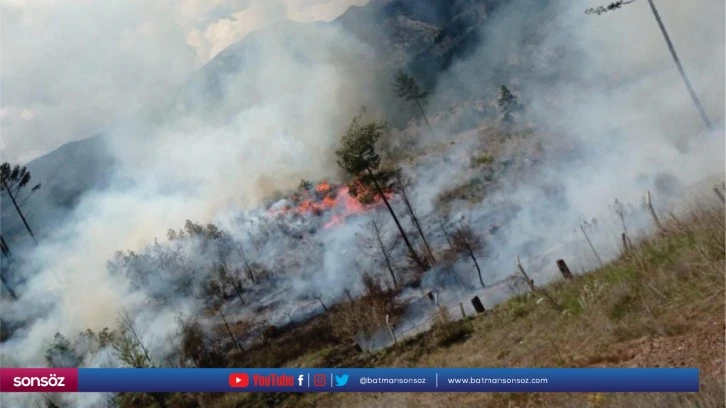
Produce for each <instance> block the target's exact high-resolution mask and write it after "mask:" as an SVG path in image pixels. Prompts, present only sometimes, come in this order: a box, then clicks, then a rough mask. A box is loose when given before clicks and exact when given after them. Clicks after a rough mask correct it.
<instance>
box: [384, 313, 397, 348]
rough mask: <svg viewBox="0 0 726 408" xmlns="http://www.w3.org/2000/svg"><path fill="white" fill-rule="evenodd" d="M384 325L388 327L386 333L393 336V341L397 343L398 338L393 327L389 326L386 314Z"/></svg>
mask: <svg viewBox="0 0 726 408" xmlns="http://www.w3.org/2000/svg"><path fill="white" fill-rule="evenodd" d="M386 327H387V328H388V333H390V334H391V338H393V343H395V344H398V339H397V338H396V335H395V334H394V333H393V328H392V327H391V323H390V322H389V320H388V315H386Z"/></svg>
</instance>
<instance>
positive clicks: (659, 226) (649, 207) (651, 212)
mask: <svg viewBox="0 0 726 408" xmlns="http://www.w3.org/2000/svg"><path fill="white" fill-rule="evenodd" d="M647 197H648V209H649V210H650V216H651V217H653V221H655V225H657V226H658V229H659V230H662V229H663V225H662V224H661V223H660V220H659V219H658V214H656V213H655V208H653V201H651V199H650V191H648V195H647Z"/></svg>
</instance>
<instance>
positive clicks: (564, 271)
mask: <svg viewBox="0 0 726 408" xmlns="http://www.w3.org/2000/svg"><path fill="white" fill-rule="evenodd" d="M557 268H559V269H560V273H562V276H563V277H564V278H565V279H567V280H570V279H572V272H570V268H568V267H567V264H566V263H565V260H564V259H558V260H557Z"/></svg>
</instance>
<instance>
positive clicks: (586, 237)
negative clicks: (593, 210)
mask: <svg viewBox="0 0 726 408" xmlns="http://www.w3.org/2000/svg"><path fill="white" fill-rule="evenodd" d="M580 230H581V231H582V233H583V234H584V235H585V239H586V240H587V243H588V244H589V245H590V249H592V253H593V254H595V258H597V263H599V264H600V267H601V268H602V266H603V265H602V259H600V255H598V254H597V251H596V250H595V246H594V245H592V241H590V237H589V236H588V235H587V231H585V227H584V226H582V224H580Z"/></svg>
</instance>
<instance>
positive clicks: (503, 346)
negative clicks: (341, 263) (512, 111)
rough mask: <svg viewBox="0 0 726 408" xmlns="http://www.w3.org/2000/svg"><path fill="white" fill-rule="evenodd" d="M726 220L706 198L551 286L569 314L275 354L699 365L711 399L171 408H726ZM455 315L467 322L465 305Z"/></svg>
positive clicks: (310, 400) (397, 399)
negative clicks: (370, 347)
mask: <svg viewBox="0 0 726 408" xmlns="http://www.w3.org/2000/svg"><path fill="white" fill-rule="evenodd" d="M724 221H725V220H724V211H723V206H722V205H721V204H720V202H719V201H717V200H716V199H715V196H710V195H709V196H706V195H700V196H698V198H697V199H695V200H694V205H693V206H692V207H690V208H689V210H688V211H687V212H685V213H683V214H679V216H677V217H674V218H672V219H670V220H668V221H667V222H666V223H665V224H664V229H663V230H662V231H661V232H660V233H659V234H658V235H656V236H653V237H649V238H647V239H644V240H643V241H642V242H639V243H637V248H635V249H633V250H631V251H630V252H628V253H624V254H623V255H621V256H620V257H619V258H618V259H616V260H614V261H613V262H611V263H608V264H607V265H604V266H603V267H602V268H599V269H598V270H597V271H594V272H592V273H590V274H587V275H578V276H576V277H575V279H574V280H572V281H560V282H556V283H553V284H551V285H548V286H545V287H542V288H541V290H544V291H546V292H547V293H548V294H549V296H551V297H553V298H554V299H556V300H557V302H558V303H559V304H560V305H561V306H562V307H563V310H562V311H561V312H557V311H555V310H553V308H552V307H550V305H549V304H548V303H547V302H546V301H544V299H543V297H542V295H539V296H534V295H532V294H531V293H522V294H521V295H518V296H516V297H515V298H513V299H511V300H509V301H507V302H505V303H503V304H500V305H498V306H496V307H494V308H492V309H490V310H488V311H487V312H486V313H485V314H479V315H474V316H471V315H469V316H467V318H466V319H464V320H460V321H453V322H450V323H446V324H442V323H441V322H439V323H437V324H435V326H434V327H433V329H432V330H430V331H426V332H425V333H422V334H420V335H418V336H416V337H414V338H411V339H406V340H403V341H401V342H400V344H399V345H397V346H393V347H390V348H388V349H386V350H382V351H378V352H370V353H361V352H357V351H355V350H354V349H352V348H350V347H346V346H343V345H326V344H324V343H322V342H320V343H317V344H316V343H315V342H313V343H310V345H309V347H306V348H301V347H300V346H298V349H300V350H299V351H298V350H296V352H299V353H300V354H301V355H299V356H298V355H295V353H290V354H287V355H288V356H289V357H283V355H286V352H285V347H281V345H282V344H289V345H293V344H305V343H306V340H305V339H306V338H309V336H311V335H312V332H311V331H312V330H316V334H315V336H317V337H318V338H326V337H327V336H328V335H326V334H324V333H325V330H330V329H331V327H330V326H326V325H325V324H324V321H323V322H321V323H320V324H319V326H320V327H319V328H317V329H311V328H308V327H305V328H298V329H294V330H293V331H291V332H290V333H288V334H286V335H285V336H284V338H282V339H280V340H279V343H278V344H273V345H270V346H269V348H268V350H267V352H268V353H271V354H273V355H276V356H280V357H281V358H283V359H286V358H289V360H286V361H284V362H282V361H281V364H280V366H283V367H698V368H699V369H701V384H702V385H701V387H702V389H701V392H699V393H698V394H696V395H694V394H690V395H677V394H619V395H607V394H546V393H544V394H543V393H527V394H466V393H464V394H454V395H441V394H430V395H414V394H360V395H357V394H325V393H319V394H282V395H250V396H246V395H244V394H229V395H225V396H217V395H179V396H176V397H172V398H171V400H170V401H171V404H170V406H178V407H182V406H217V407H233V406H240V404H243V406H249V407H257V406H259V407H265V406H269V405H268V404H269V403H270V401H275V406H280V407H298V406H315V407H341V406H356V407H383V406H397V407H406V406H425V407H457V406H488V407H495V408H496V407H512V406H517V407H543V406H558V407H573V408H574V407H583V406H593V407H594V406H597V407H634V406H638V407H652V408H656V407H664V406H673V407H675V406H698V407H702V408H716V407H724V406H725V403H724V399H723V395H724V391H725V390H726V388H725V386H726V385H725V384H724V374H725V373H724V367H725V364H724V349H725V348H726V343H725V336H726V334H725V333H726V326H724V322H723V317H724V312H725V309H724V299H725V298H726V292H724V290H725V285H724V278H723V271H724V268H726V264H725V263H724V262H725V261H726V258H725V251H724V248H726V244H725V242H724V236H725V233H726V231H724V225H725V224H724ZM462 301H464V299H462ZM335 313H336V312H331V314H330V319H331V324H333V325H334V324H336V320H335V318H334V314H335ZM448 313H449V314H451V315H455V314H460V312H459V310H458V308H457V307H455V308H453V309H451V310H450V311H448ZM434 318H435V319H439V317H434ZM458 318H459V317H456V319H458ZM125 398H126V399H125V400H126V401H130V399H129V398H131V396H127V397H125ZM197 404H200V405H197Z"/></svg>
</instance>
